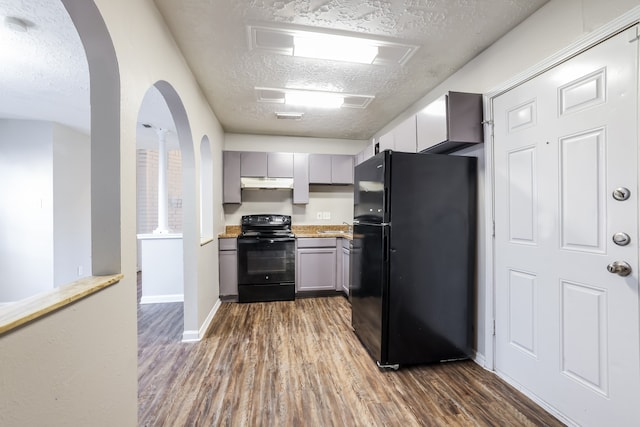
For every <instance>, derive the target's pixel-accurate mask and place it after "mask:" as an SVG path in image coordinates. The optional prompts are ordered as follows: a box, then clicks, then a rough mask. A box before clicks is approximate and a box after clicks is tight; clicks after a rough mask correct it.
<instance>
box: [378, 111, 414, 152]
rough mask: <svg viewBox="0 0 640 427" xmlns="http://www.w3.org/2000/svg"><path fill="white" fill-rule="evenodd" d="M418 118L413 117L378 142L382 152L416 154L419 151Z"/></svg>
mask: <svg viewBox="0 0 640 427" xmlns="http://www.w3.org/2000/svg"><path fill="white" fill-rule="evenodd" d="M416 139H417V130H416V116H415V115H414V116H411V117H409V118H408V119H406V120H405V121H403V122H402V123H400V124H399V125H398V126H396V127H395V128H393V130H391V131H389V132H387V133H385V134H384V135H382V136H381V137H380V138H379V140H378V148H379V150H380V151H384V150H394V151H403V152H405V153H415V152H416V150H417V142H416Z"/></svg>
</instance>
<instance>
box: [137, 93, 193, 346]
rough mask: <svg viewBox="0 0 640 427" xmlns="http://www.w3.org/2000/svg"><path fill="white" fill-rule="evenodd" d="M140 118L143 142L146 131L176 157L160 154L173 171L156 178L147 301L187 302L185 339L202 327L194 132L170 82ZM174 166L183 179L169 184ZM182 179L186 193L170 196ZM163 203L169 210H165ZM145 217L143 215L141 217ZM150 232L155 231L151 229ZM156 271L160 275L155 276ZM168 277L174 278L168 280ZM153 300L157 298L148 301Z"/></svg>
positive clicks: (149, 99) (148, 98)
mask: <svg viewBox="0 0 640 427" xmlns="http://www.w3.org/2000/svg"><path fill="white" fill-rule="evenodd" d="M138 117H139V123H138V136H139V138H138V141H141V139H142V138H141V135H143V134H144V133H147V134H151V135H152V137H154V136H155V141H157V144H156V146H158V147H160V146H163V147H164V148H163V149H162V150H160V149H159V150H158V152H160V151H165V153H166V152H171V151H174V153H173V155H172V156H167V157H165V156H166V154H165V153H163V154H162V155H160V156H159V159H161V160H162V161H164V160H168V162H169V164H168V165H169V168H168V169H167V164H165V165H160V166H159V167H158V170H159V172H158V174H157V175H156V176H158V178H159V179H158V181H157V188H158V191H157V193H156V194H158V196H157V197H156V200H157V201H158V206H159V208H158V209H157V215H156V218H157V219H158V220H157V227H156V228H155V229H154V230H153V232H152V233H151V235H149V234H147V235H146V237H144V238H141V243H142V245H141V253H142V257H141V267H142V295H141V302H176V301H183V307H184V331H185V332H184V334H183V338H184V339H190V336H188V334H189V333H188V332H187V331H192V330H196V329H197V250H196V248H197V247H199V239H200V230H199V227H198V226H197V221H196V218H197V217H198V215H197V210H196V206H197V198H196V194H198V193H197V188H198V182H197V181H196V179H195V176H196V174H195V159H194V148H193V140H192V137H191V128H190V125H189V120H188V118H187V114H186V110H185V108H184V105H183V103H182V101H181V99H180V96H179V95H178V93H177V92H176V90H175V89H174V88H173V86H171V84H169V83H168V82H166V81H158V82H156V83H155V84H154V85H153V87H152V88H150V89H149V91H147V94H146V95H145V99H144V100H143V104H142V105H141V108H140V113H139V116H138ZM172 162H173V164H177V163H181V165H180V166H181V173H180V176H179V177H178V178H177V179H173V180H171V181H169V180H168V178H169V177H170V174H169V172H171V170H172V169H174V170H175V169H176V168H172V167H171V163H172ZM159 164H160V162H159ZM163 174H164V182H163V179H162V175H163ZM177 181H181V185H180V184H178V185H179V186H180V187H181V188H180V190H181V191H180V192H178V193H170V192H169V189H168V186H170V185H171V182H173V183H174V184H175V183H176V182H177ZM163 187H164V189H163ZM169 194H172V196H175V197H171V196H169ZM163 204H165V206H164V207H165V208H166V209H163V207H162V205H163ZM169 209H173V211H174V213H176V214H177V215H178V216H179V218H174V221H173V222H170V221H169V219H168V214H169ZM163 216H165V217H164V218H163ZM140 217H141V216H140V215H138V218H140ZM154 226H155V225H154ZM171 226H173V228H174V229H173V230H172V229H171V228H172V227H171ZM176 228H181V229H180V230H178V229H176ZM145 231H146V232H149V231H150V230H149V227H148V226H147V228H146V230H145ZM145 248H146V249H145ZM145 253H154V257H155V259H153V260H152V259H149V262H146V260H147V258H146V255H145ZM145 264H146V265H145ZM155 269H161V270H155ZM145 270H146V271H145ZM156 272H157V273H158V274H154V273H156ZM150 276H151V277H153V279H152V280H153V281H148V279H147V278H149V277H150ZM167 277H168V278H169V280H165V279H167ZM158 284H160V286H158ZM147 286H152V287H153V288H154V289H153V293H149V294H147V295H145V293H146V292H145V289H149V288H148V287H147ZM147 296H149V297H151V298H146V297H147Z"/></svg>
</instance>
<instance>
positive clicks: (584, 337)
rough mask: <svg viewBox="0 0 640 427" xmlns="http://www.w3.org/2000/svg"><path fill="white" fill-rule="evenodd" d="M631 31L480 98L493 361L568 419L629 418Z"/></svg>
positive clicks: (634, 164)
mask: <svg viewBox="0 0 640 427" xmlns="http://www.w3.org/2000/svg"><path fill="white" fill-rule="evenodd" d="M635 34H636V29H635V28H633V29H630V30H627V31H626V32H623V33H622V34H619V35H618V36H616V37H613V38H611V39H609V40H607V41H605V42H603V43H601V44H599V45H598V46H595V47H594V48H592V49H590V50H588V51H586V52H584V53H582V54H580V55H579V56H577V57H574V58H572V59H571V60H569V61H567V62H565V63H563V64H560V65H559V66H557V67H555V68H553V69H552V70H549V71H547V72H546V73H544V74H541V75H540V76H538V77H536V78H534V79H532V80H530V81H528V82H526V83H524V84H522V85H521V86H518V87H517V88H515V89H513V90H511V91H509V92H507V93H505V94H503V95H500V96H499V97H497V98H495V99H494V100H493V102H494V104H493V110H494V152H495V154H494V157H495V191H494V195H495V222H496V236H495V239H496V241H495V289H496V292H495V295H496V297H495V298H496V300H495V308H496V314H495V315H496V342H495V345H496V370H497V371H498V372H499V373H500V374H501V375H504V376H506V377H509V378H510V379H511V381H513V382H516V383H518V384H520V385H521V386H522V387H523V388H525V389H526V390H528V391H529V392H530V393H532V394H534V395H536V396H537V397H538V398H540V399H542V400H544V401H545V402H546V403H547V404H549V406H551V407H553V408H555V409H556V410H558V412H560V413H562V414H564V415H565V416H566V417H567V418H569V419H571V420H572V421H574V422H576V423H578V424H581V425H594V426H599V425H632V424H634V423H635V425H639V424H640V350H639V348H640V319H639V315H638V304H639V300H638V239H639V235H638V198H639V195H638V184H637V183H638V149H637V144H638V134H637V125H638V110H637V101H638V69H637V68H638V66H637V61H638V43H637V41H636V42H630V40H632V39H633V38H634V37H635ZM618 187H625V188H627V189H629V191H630V193H631V197H630V199H629V200H626V201H617V200H615V199H614V198H613V197H612V192H613V191H614V190H615V189H616V188H618ZM618 232H624V233H626V234H628V235H629V236H631V242H630V243H629V244H628V245H626V246H619V245H617V244H615V243H614V242H613V240H612V236H613V235H614V234H615V233H618ZM614 261H626V262H627V263H628V264H629V265H630V266H631V268H632V270H633V272H632V274H631V275H629V276H627V277H621V276H619V275H617V274H612V273H610V272H609V271H607V265H608V264H610V263H612V262H614Z"/></svg>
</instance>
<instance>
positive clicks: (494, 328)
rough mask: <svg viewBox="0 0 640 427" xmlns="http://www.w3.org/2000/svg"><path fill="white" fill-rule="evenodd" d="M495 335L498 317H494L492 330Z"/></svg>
mask: <svg viewBox="0 0 640 427" xmlns="http://www.w3.org/2000/svg"><path fill="white" fill-rule="evenodd" d="M492 334H493V336H494V337H495V336H496V319H493V331H492Z"/></svg>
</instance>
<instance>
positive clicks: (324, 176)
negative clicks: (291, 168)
mask: <svg viewBox="0 0 640 427" xmlns="http://www.w3.org/2000/svg"><path fill="white" fill-rule="evenodd" d="M309 184H331V154H309Z"/></svg>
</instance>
